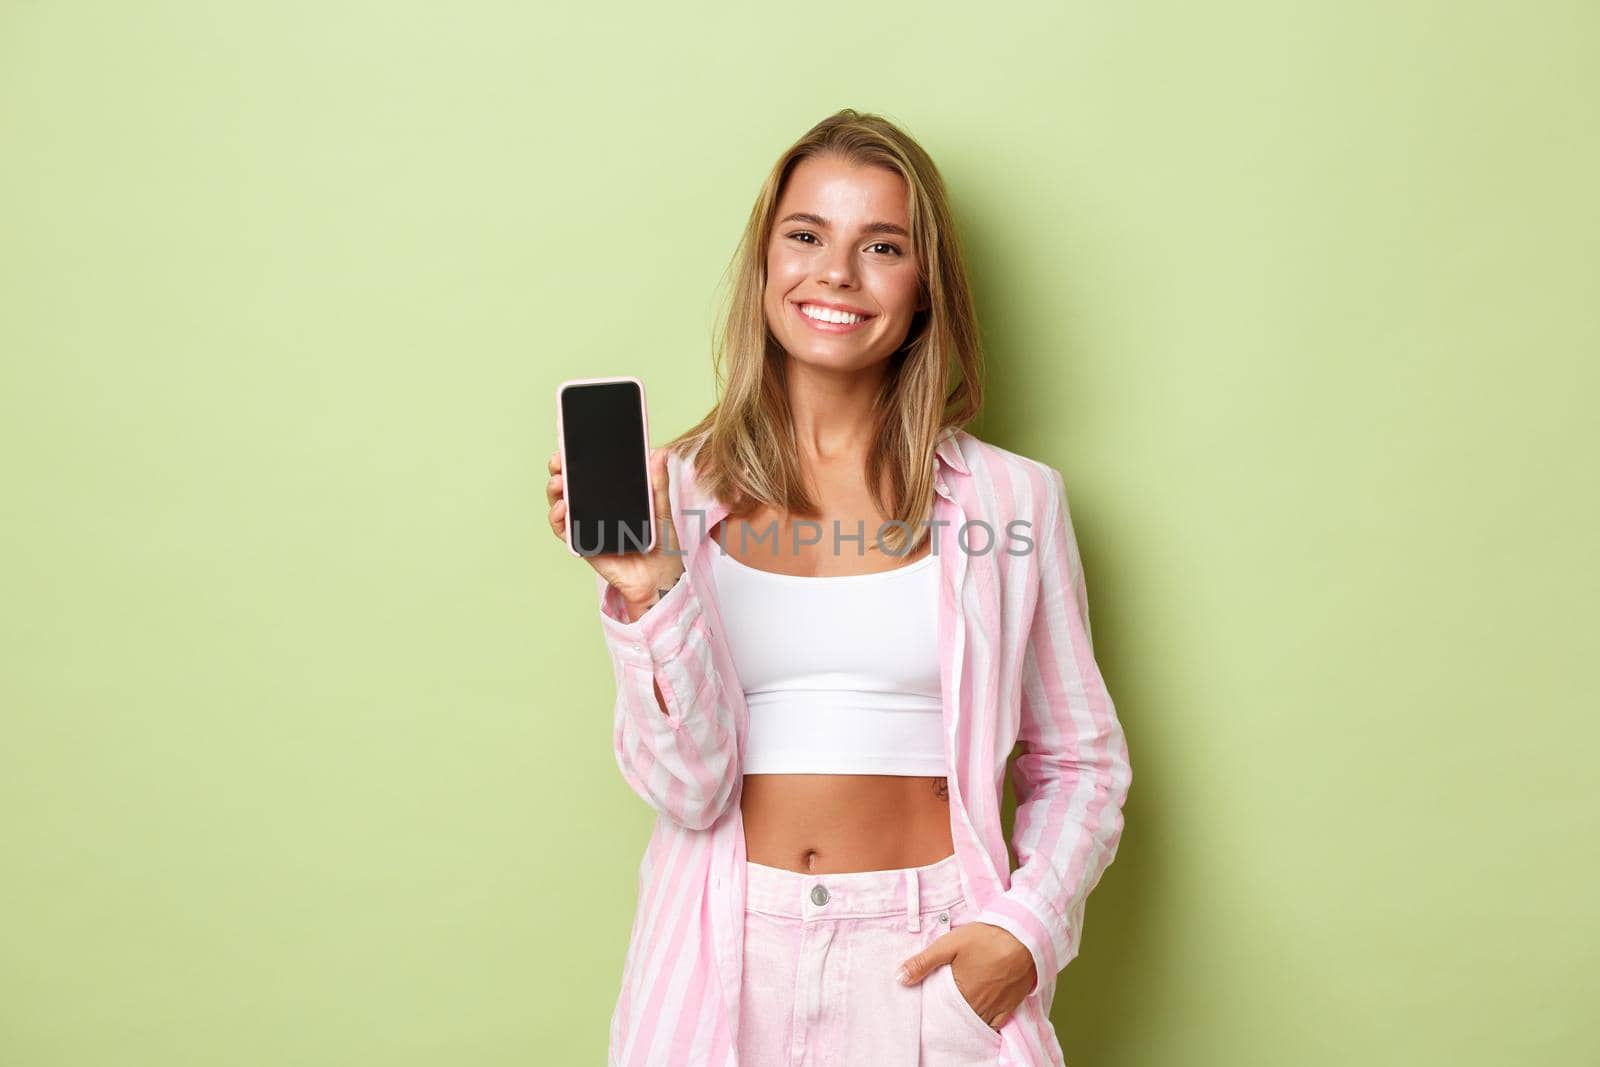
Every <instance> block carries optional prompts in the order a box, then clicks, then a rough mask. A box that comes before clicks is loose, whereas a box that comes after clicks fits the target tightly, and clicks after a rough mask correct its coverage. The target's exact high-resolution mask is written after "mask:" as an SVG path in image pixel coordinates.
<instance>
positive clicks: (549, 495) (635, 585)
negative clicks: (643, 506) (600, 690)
mask: <svg viewBox="0 0 1600 1067" xmlns="http://www.w3.org/2000/svg"><path fill="white" fill-rule="evenodd" d="M549 466H550V480H549V481H548V482H546V483H545V489H544V495H545V499H546V500H548V501H549V502H550V530H551V532H552V533H554V534H555V535H556V540H558V541H560V542H561V543H562V545H566V543H567V531H566V523H567V501H566V483H565V481H564V480H563V478H562V476H561V453H560V451H559V450H558V451H555V452H552V453H550V464H549ZM650 481H651V484H652V485H653V486H654V487H655V494H654V500H653V503H654V506H655V514H656V543H655V544H654V545H653V546H652V547H651V549H650V551H648V552H611V553H606V554H604V555H591V556H583V557H582V558H583V559H585V560H587V561H588V563H589V566H591V567H593V568H594V569H595V571H596V573H598V574H599V575H600V577H602V578H604V579H605V580H606V583H607V584H608V585H610V586H611V587H612V588H614V589H615V590H616V591H617V592H618V593H619V594H621V596H622V602H623V604H624V605H626V607H627V609H628V621H630V622H632V621H634V620H637V619H638V618H639V616H641V615H643V614H644V613H645V611H646V610H647V609H648V608H649V607H650V605H652V604H654V603H655V602H656V601H657V600H660V599H661V598H662V597H663V596H666V594H667V590H669V589H671V588H672V586H673V585H674V584H675V583H676V582H677V581H678V579H679V578H680V577H682V575H683V553H682V551H681V550H680V549H679V547H678V545H677V535H676V531H675V528H674V526H673V524H672V505H671V503H670V501H671V497H669V496H668V495H667V489H668V486H667V450H666V449H665V448H654V449H651V450H650Z"/></svg>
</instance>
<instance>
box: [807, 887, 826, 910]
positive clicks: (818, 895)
mask: <svg viewBox="0 0 1600 1067" xmlns="http://www.w3.org/2000/svg"><path fill="white" fill-rule="evenodd" d="M827 902H828V887H827V886H825V885H814V886H812V887H811V903H813V904H815V905H816V906H817V907H819V908H820V907H822V905H824V904H826V903H827Z"/></svg>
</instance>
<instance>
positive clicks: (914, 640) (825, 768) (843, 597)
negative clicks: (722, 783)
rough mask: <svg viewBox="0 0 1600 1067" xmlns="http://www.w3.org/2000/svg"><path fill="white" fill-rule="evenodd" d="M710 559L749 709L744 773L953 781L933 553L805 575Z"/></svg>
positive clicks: (718, 554)
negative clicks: (869, 569) (864, 570)
mask: <svg viewBox="0 0 1600 1067" xmlns="http://www.w3.org/2000/svg"><path fill="white" fill-rule="evenodd" d="M707 551H709V552H710V553H711V558H712V568H713V571H714V577H715V585H716V597H717V606H718V608H719V610H720V612H721V615H722V624H723V627H722V628H723V631H724V632H725V633H726V634H727V639H728V647H729V649H730V650H731V651H732V653H733V661H734V666H735V668H736V669H737V670H738V673H739V682H740V685H741V686H742V687H743V688H744V695H745V703H746V705H747V706H748V707H749V709H750V733H749V737H748V741H747V744H746V747H745V751H744V758H743V767H744V772H745V773H746V774H908V775H928V776H932V777H940V776H945V775H948V774H949V770H948V766H949V765H948V763H947V762H946V760H945V752H944V710H943V708H944V699H943V694H942V691H941V689H940V677H939V632H938V626H939V610H938V608H939V568H938V567H937V566H936V565H935V564H936V563H937V559H936V557H935V556H934V555H933V554H932V553H931V552H930V553H929V554H928V555H926V556H923V557H922V558H921V559H918V560H916V561H915V562H913V563H909V564H905V565H902V566H900V567H896V568H894V569H892V570H888V571H881V572H878V573H874V574H852V575H837V576H824V577H805V576H800V575H791V574H777V573H775V572H772V571H764V570H760V569H758V568H756V567H752V566H750V565H749V564H748V563H741V562H740V561H739V560H737V559H735V558H734V557H733V556H730V555H728V553H727V552H726V551H724V550H723V548H722V546H721V544H719V543H717V542H715V541H713V542H712V543H711V544H710V545H709V546H708V547H707Z"/></svg>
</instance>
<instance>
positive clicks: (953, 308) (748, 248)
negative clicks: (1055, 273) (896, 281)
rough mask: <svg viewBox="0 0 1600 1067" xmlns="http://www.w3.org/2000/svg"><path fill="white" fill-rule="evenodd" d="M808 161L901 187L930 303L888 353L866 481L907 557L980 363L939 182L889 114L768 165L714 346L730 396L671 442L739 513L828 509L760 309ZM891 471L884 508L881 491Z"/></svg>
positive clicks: (808, 142)
mask: <svg viewBox="0 0 1600 1067" xmlns="http://www.w3.org/2000/svg"><path fill="white" fill-rule="evenodd" d="M813 157H832V158H838V159H841V160H843V161H845V162H847V163H849V164H852V165H855V166H877V167H884V168H887V169H889V170H891V171H894V172H895V173H897V174H899V175H900V176H901V177H902V178H903V179H904V180H905V183H906V200H907V210H908V213H909V216H910V222H911V225H910V230H911V238H910V242H911V244H912V245H913V247H914V248H915V249H916V259H917V272H918V283H919V286H920V292H921V294H922V295H924V296H926V298H927V302H928V307H927V309H926V310H923V311H918V312H917V313H916V315H915V317H914V318H913V319H912V322H911V327H910V329H909V330H908V331H907V334H906V340H905V342H904V344H903V345H902V346H901V348H900V349H898V350H897V351H896V352H895V353H894V354H893V355H891V356H890V357H889V360H890V366H889V371H888V374H887V375H886V376H885V379H884V383H883V387H882V389H881V391H880V392H879V394H878V396H877V397H876V399H875V402H874V405H873V410H874V412H875V423H876V427H875V431H874V432H875V437H874V443H873V446H872V448H871V449H870V450H869V451H868V454H867V455H868V458H867V470H866V474H867V485H868V487H869V490H870V492H871V493H872V498H873V500H874V502H875V503H876V504H877V506H878V508H879V510H880V511H881V512H882V513H883V514H884V515H886V516H888V517H889V518H890V519H891V520H898V521H899V522H903V523H905V527H898V526H887V528H886V530H885V531H884V532H883V543H884V545H885V546H886V547H887V549H888V550H889V551H891V552H893V553H894V554H896V555H902V554H907V553H909V552H910V551H912V550H914V549H915V548H916V546H918V545H920V544H921V541H922V538H923V536H925V535H926V534H927V532H928V527H927V526H926V525H925V524H924V522H923V520H924V519H926V518H927V517H928V516H929V514H930V513H931V509H932V504H933V453H934V446H935V444H936V442H937V439H938V437H939V434H940V433H941V432H942V431H943V430H944V429H945V428H947V427H952V426H954V427H957V428H959V427H962V426H965V425H966V424H967V423H968V422H969V421H971V420H972V419H973V418H974V417H975V416H976V415H977V413H978V409H979V406H980V404H981V403H982V396H983V382H982V367H983V354H982V347H981V342H980V339H979V335H978V321H977V315H976V312H975V310H974V307H973V301H972V290H971V286H970V284H969V282H968V277H967V269H966V260H965V257H964V255H963V253H962V248H961V243H960V240H959V238H958V235H957V233H956V228H955V223H954V218H953V215H952V213H951V210H950V203H949V198H948V196H947V194H946V192H945V187H944V180H943V179H942V178H941V177H940V175H939V171H938V168H936V167H935V166H934V164H933V160H932V159H930V158H929V156H928V154H927V153H926V152H925V151H923V149H922V147H921V146H920V145H918V144H917V143H916V142H915V141H914V140H912V139H911V138H910V137H909V136H907V135H906V134H905V133H904V132H903V131H901V130H900V129H899V128H898V127H897V126H895V125H894V124H893V123H892V122H890V121H889V120H887V119H885V118H882V117H881V116H878V115H873V114H862V113H860V112H857V111H856V110H854V109H853V108H845V109H843V110H841V111H838V112H836V113H835V114H833V115H830V116H828V117H827V118H825V119H823V120H822V121H821V122H819V123H817V125H815V126H813V127H812V128H811V129H810V130H809V131H807V132H806V134H805V135H804V136H803V137H801V138H800V139H799V140H798V141H796V142H795V143H794V145H793V146H792V147H790V148H789V150H788V151H786V152H785V153H784V154H783V155H782V157H781V158H779V160H778V162H777V163H776V164H775V165H774V166H773V168H772V171H771V173H769V174H768V176H767V180H766V182H765V183H763V185H762V186H761V190H760V192H759V193H758V194H757V196H756V202H755V206H754V208H753V209H752V210H751V212H750V218H749V220H748V222H747V223H746V224H745V229H744V234H743V236H742V237H741V239H740V242H739V245H738V248H737V250H736V251H735V253H734V257H733V260H732V261H731V263H730V264H729V268H728V270H729V272H731V274H732V276H733V284H732V287H731V290H730V293H729V300H728V310H727V317H726V319H725V321H724V322H723V324H722V326H721V327H720V328H719V330H718V331H717V333H716V335H715V339H714V341H713V366H714V369H715V372H716V377H717V381H718V383H719V385H721V386H722V390H721V396H720V398H719V399H718V401H717V403H716V404H715V405H714V406H713V407H712V409H711V411H710V412H709V413H707V414H706V416H705V417H704V418H702V419H701V420H700V421H699V422H698V423H696V424H695V425H694V426H692V427H691V428H689V429H688V430H686V431H684V432H683V433H682V434H680V435H679V436H678V437H676V438H674V439H673V440H672V441H670V442H668V447H669V448H674V449H676V450H677V451H678V453H679V455H685V454H687V453H689V452H690V451H691V450H692V451H694V453H695V457H694V470H695V478H696V481H697V482H698V483H699V484H700V485H701V486H702V487H703V488H704V489H705V490H707V491H709V492H710V493H711V494H712V495H713V496H715V497H716V498H717V499H718V500H720V501H722V502H724V503H727V504H728V505H729V507H730V511H731V513H733V514H735V515H738V514H747V513H748V512H749V511H751V510H753V509H754V508H755V507H757V506H759V505H760V504H767V505H769V506H773V507H777V508H782V509H783V510H785V511H787V512H788V513H789V514H791V515H796V516H809V517H815V516H817V515H818V514H819V510H818V508H817V506H816V503H815V501H813V500H812V499H811V497H810V496H809V495H808V494H807V492H806V490H805V487H804V485H803V484H802V482H801V479H800V466H799V452H798V449H797V447H796V445H795V441H794V436H793V424H792V422H791V418H790V409H789V402H788V395H787V392H786V389H785V379H784V374H783V369H784V368H783V359H784V357H785V353H784V351H783V349H782V348H781V347H780V346H779V345H778V342H777V340H776V339H775V338H774V337H773V336H772V333H771V331H770V330H769V329H768V327H767V320H766V312H765V307H764V304H763V300H762V298H763V294H764V292H765V288H766V281H767V269H766V264H767V243H768V241H769V240H770V238H771V235H772V230H773V216H774V215H775V214H776V213H777V206H778V202H779V199H780V197H781V195H782V193H783V190H784V186H785V184H786V183H787V181H788V179H789V176H790V175H791V174H792V173H793V171H794V168H795V167H796V166H797V165H798V164H799V163H800V162H801V161H802V160H805V159H810V158H813ZM725 277H726V275H725ZM952 379H953V381H952ZM885 474H887V476H888V478H887V480H888V483H889V499H888V500H885V499H883V494H882V492H881V488H882V482H883V480H884V475H885ZM907 530H909V531H910V538H909V540H908V539H907V537H906V532H907Z"/></svg>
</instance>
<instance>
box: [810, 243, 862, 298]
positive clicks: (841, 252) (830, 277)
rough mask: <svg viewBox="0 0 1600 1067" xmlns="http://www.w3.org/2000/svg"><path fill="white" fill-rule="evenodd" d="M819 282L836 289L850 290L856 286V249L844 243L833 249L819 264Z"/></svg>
mask: <svg viewBox="0 0 1600 1067" xmlns="http://www.w3.org/2000/svg"><path fill="white" fill-rule="evenodd" d="M817 270H818V280H819V281H823V282H826V283H827V284H828V285H830V286H832V287H834V288H835V289H850V288H853V287H854V286H855V284H856V259H855V249H854V248H852V247H850V245H848V244H846V243H845V242H843V241H840V242H837V243H835V244H834V246H833V248H832V249H831V250H830V251H829V253H828V255H827V256H825V257H824V258H823V260H822V262H821V263H819V264H818V268H817Z"/></svg>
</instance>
